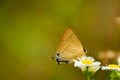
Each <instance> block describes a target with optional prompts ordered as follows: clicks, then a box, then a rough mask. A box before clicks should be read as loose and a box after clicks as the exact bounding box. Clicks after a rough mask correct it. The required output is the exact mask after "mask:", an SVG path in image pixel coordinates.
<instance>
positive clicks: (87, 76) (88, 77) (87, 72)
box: [85, 67, 91, 80]
mask: <svg viewBox="0 0 120 80" xmlns="http://www.w3.org/2000/svg"><path fill="white" fill-rule="evenodd" d="M85 74H86V78H87V80H91V79H90V72H89V70H88V67H87V70H86V72H85Z"/></svg>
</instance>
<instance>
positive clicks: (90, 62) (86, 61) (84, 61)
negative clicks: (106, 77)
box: [82, 60, 93, 64]
mask: <svg viewBox="0 0 120 80" xmlns="http://www.w3.org/2000/svg"><path fill="white" fill-rule="evenodd" d="M82 63H83V64H93V62H92V61H91V60H82Z"/></svg>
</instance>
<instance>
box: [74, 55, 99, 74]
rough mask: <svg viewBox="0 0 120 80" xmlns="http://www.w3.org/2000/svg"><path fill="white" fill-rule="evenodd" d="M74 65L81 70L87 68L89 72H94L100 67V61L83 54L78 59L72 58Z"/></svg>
mask: <svg viewBox="0 0 120 80" xmlns="http://www.w3.org/2000/svg"><path fill="white" fill-rule="evenodd" d="M73 62H74V66H75V67H79V68H81V70H82V71H86V70H88V71H89V72H93V73H95V72H96V71H97V70H98V69H99V68H100V64H101V63H100V62H97V61H95V60H94V58H93V57H87V56H83V57H82V58H78V60H73Z"/></svg>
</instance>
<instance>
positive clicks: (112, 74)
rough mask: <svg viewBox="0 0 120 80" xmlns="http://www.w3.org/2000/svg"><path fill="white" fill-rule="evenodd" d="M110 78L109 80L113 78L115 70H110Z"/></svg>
mask: <svg viewBox="0 0 120 80" xmlns="http://www.w3.org/2000/svg"><path fill="white" fill-rule="evenodd" d="M110 78H111V80H114V78H115V71H112V72H111V74H110Z"/></svg>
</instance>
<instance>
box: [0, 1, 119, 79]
mask: <svg viewBox="0 0 120 80" xmlns="http://www.w3.org/2000/svg"><path fill="white" fill-rule="evenodd" d="M119 9H120V1H119V0H0V80H85V77H84V75H83V73H82V72H81V70H79V69H78V68H74V66H73V65H61V66H59V65H57V64H56V63H55V61H50V58H49V56H54V55H55V53H56V48H57V45H58V43H59V41H60V40H61V37H62V34H63V32H64V30H65V29H66V28H71V29H72V30H73V31H74V32H75V34H76V35H77V36H78V38H79V39H80V41H81V42H82V44H83V46H84V47H85V48H86V49H87V50H88V55H94V54H95V53H98V52H99V51H103V50H107V49H111V50H117V51H119V50H120V41H119V40H120V19H119V16H120V10H119ZM96 77H101V76H100V74H98V73H96ZM98 80H101V78H99V79H98Z"/></svg>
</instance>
